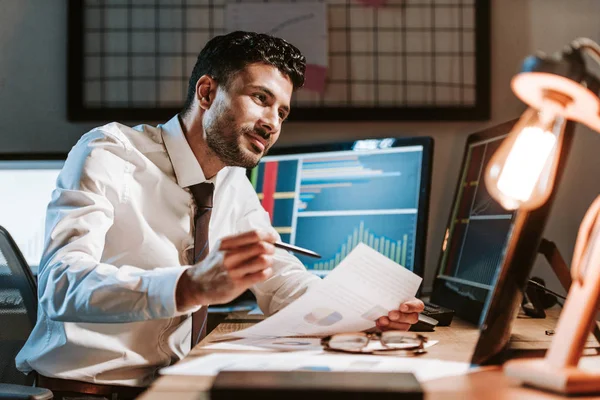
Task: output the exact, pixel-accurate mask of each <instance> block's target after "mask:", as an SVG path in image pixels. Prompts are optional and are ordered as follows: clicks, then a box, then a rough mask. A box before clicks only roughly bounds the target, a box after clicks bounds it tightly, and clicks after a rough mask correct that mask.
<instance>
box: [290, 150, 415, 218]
mask: <svg viewBox="0 0 600 400" xmlns="http://www.w3.org/2000/svg"><path fill="white" fill-rule="evenodd" d="M417 149H420V148H417ZM421 158H422V152H421V151H419V150H416V151H407V152H402V153H383V154H365V155H357V154H349V155H344V156H336V157H331V156H329V157H324V158H307V159H305V160H303V161H302V170H301V175H300V201H299V202H298V212H318V211H326V210H338V211H343V210H373V209H377V210H390V209H399V208H411V209H413V208H417V205H418V196H419V185H420V179H421V176H420V168H421Z"/></svg>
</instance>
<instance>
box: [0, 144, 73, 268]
mask: <svg viewBox="0 0 600 400" xmlns="http://www.w3.org/2000/svg"><path fill="white" fill-rule="evenodd" d="M65 159H66V154H11V155H0V225H2V226H3V227H4V228H6V230H8V232H9V233H10V235H11V236H12V237H13V239H14V240H15V242H16V243H17V245H18V246H19V249H20V250H21V252H22V253H23V255H24V256H25V260H26V261H27V263H28V264H29V266H30V267H31V269H32V271H33V272H34V273H36V272H37V268H38V265H39V263H40V259H41V257H42V252H43V249H44V230H45V221H46V209H47V206H48V203H49V202H50V199H51V195H52V191H53V190H54V188H55V187H56V178H57V177H58V174H59V172H60V170H61V169H62V166H63V164H64V161H65Z"/></svg>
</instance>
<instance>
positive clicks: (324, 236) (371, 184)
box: [251, 146, 423, 276]
mask: <svg viewBox="0 0 600 400" xmlns="http://www.w3.org/2000/svg"><path fill="white" fill-rule="evenodd" d="M422 157H423V148H422V147H421V146H411V147H407V148H401V149H393V150H392V151H378V152H352V151H349V152H343V153H337V154H323V155H319V154H305V155H298V156H297V158H295V157H294V156H283V157H278V156H272V157H265V159H263V161H262V162H261V163H260V164H259V166H258V167H257V168H255V169H254V170H253V171H252V173H251V181H252V184H253V186H254V188H255V190H256V192H257V193H258V196H259V199H260V201H261V204H262V206H263V207H264V209H265V210H266V211H267V212H268V213H269V215H270V217H271V222H272V224H273V226H274V227H275V229H276V230H277V231H278V232H279V234H280V236H281V239H282V240H283V241H285V242H288V243H292V244H295V245H298V246H301V247H306V248H309V249H311V250H314V251H316V252H318V253H319V254H321V256H322V259H321V260H318V261H315V259H312V258H308V257H304V256H301V255H296V256H298V258H299V259H300V260H301V261H302V262H303V263H304V265H305V266H306V267H307V269H309V270H310V271H312V272H314V273H315V274H317V275H321V276H324V275H326V274H327V273H328V272H329V271H331V270H332V269H333V268H335V267H336V266H337V265H339V263H340V262H341V261H342V260H343V259H344V258H345V257H346V256H347V255H348V254H349V253H350V252H351V251H352V249H354V247H356V246H357V245H358V243H365V244H367V245H368V246H370V247H372V248H374V249H375V250H377V251H379V252H380V253H381V254H383V255H385V256H386V257H388V258H390V259H391V260H393V261H395V262H397V263H399V264H401V265H403V266H405V267H406V268H409V269H412V268H413V266H414V251H415V249H414V247H415V246H414V242H415V232H416V223H417V210H418V204H419V194H420V182H421V164H422Z"/></svg>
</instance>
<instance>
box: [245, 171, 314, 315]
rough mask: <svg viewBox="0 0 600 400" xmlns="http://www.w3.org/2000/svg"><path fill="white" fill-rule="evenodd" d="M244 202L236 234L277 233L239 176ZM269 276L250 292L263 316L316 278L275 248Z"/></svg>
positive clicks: (284, 303)
mask: <svg viewBox="0 0 600 400" xmlns="http://www.w3.org/2000/svg"><path fill="white" fill-rule="evenodd" d="M240 186H241V188H242V191H243V194H244V195H243V196H240V197H241V198H243V199H245V203H244V207H243V209H244V213H243V216H242V218H240V220H239V221H238V231H239V232H245V231H249V230H252V229H263V230H270V231H272V232H274V233H275V234H276V235H277V236H278V237H279V234H278V233H277V232H276V231H275V229H274V228H273V226H272V225H271V220H270V218H269V214H268V213H267V212H266V211H265V210H264V208H263V207H262V205H261V204H260V202H259V201H258V196H257V195H256V192H255V191H254V189H253V188H252V185H251V184H250V182H249V181H248V180H247V179H246V177H245V176H244V177H243V182H242V183H241V184H240ZM273 270H274V273H273V275H272V276H271V277H270V278H269V279H267V280H266V281H264V282H261V283H258V284H256V285H254V286H253V287H252V288H251V290H252V292H253V293H254V295H255V296H256V299H257V301H258V306H259V307H260V309H261V310H262V311H263V312H264V313H265V315H270V314H273V313H275V312H277V311H279V310H281V309H282V308H283V307H285V306H287V305H288V304H290V303H291V302H293V301H294V300H296V299H297V298H298V297H300V296H301V295H303V294H304V293H305V292H306V291H307V289H308V288H310V287H311V286H312V285H313V284H315V283H316V282H319V281H320V278H318V277H317V276H315V275H313V274H311V273H310V272H308V271H307V270H306V268H305V267H304V264H302V262H300V260H298V258H296V257H295V256H293V255H292V254H290V253H289V252H287V251H286V250H283V249H279V248H276V249H275V256H274V262H273Z"/></svg>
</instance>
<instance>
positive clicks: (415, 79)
mask: <svg viewBox="0 0 600 400" xmlns="http://www.w3.org/2000/svg"><path fill="white" fill-rule="evenodd" d="M230 1H237V2H241V0H69V16H68V33H69V35H68V40H69V41H68V71H67V73H68V117H69V119H70V120H73V121H92V120H93V121H112V120H119V121H160V120H166V119H169V118H170V117H172V116H173V115H175V114H176V113H178V112H179V111H180V110H181V107H182V106H183V103H184V101H185V97H186V93H187V87H188V81H189V77H190V75H191V72H192V69H193V67H194V64H195V62H196V59H197V57H198V53H199V52H200V50H201V49H202V47H203V46H204V44H205V43H206V42H207V41H208V40H209V39H210V38H212V37H214V36H216V35H220V34H224V33H226V28H225V26H226V24H225V7H226V4H227V2H230ZM250 1H260V2H261V3H264V2H297V3H299V2H303V1H307V0H250ZM310 1H315V0H310ZM322 1H326V4H327V24H328V27H327V31H328V42H327V43H328V68H327V78H326V85H325V89H324V91H323V92H322V93H316V92H311V91H309V90H306V89H300V90H299V91H297V92H296V93H295V94H294V96H293V99H292V113H291V115H290V119H291V120H296V121H299V120H304V121H340V120H345V121H349V120H355V121H376V120H406V121H419V120H420V121H435V120H485V119H488V118H489V116H490V0H387V1H385V3H384V4H383V5H380V6H374V5H371V4H366V2H367V0H322ZM243 2H244V3H245V2H248V0H243Z"/></svg>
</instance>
